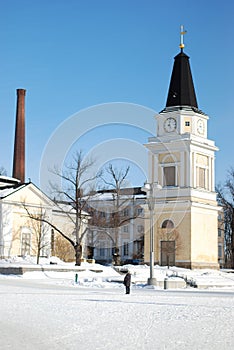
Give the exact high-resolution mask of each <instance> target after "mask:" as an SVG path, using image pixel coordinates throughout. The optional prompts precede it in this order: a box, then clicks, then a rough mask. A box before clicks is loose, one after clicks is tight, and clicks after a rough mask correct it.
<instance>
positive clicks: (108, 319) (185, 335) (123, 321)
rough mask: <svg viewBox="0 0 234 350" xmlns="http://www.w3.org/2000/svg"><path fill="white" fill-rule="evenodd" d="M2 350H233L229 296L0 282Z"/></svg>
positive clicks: (233, 297) (233, 299)
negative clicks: (128, 293) (130, 291)
mask: <svg viewBox="0 0 234 350" xmlns="http://www.w3.org/2000/svg"><path fill="white" fill-rule="evenodd" d="M0 310H1V316H0V329H1V335H0V342H1V349H3V350H5V349H14V350H21V349H24V350H42V349H43V350H44V349H48V350H55V349H56V350H60V349H63V350H73V349H78V350H86V349H88V350H103V349H108V350H112V349H115V350H116V349H117V348H119V349H124V350H125V349H126V350H127V349H129V350H132V349H145V350H147V349H160V350H161V349H170V350H171V349H180V350H183V349H186V350H187V349H195V350H199V349H203V350H209V349H212V350H216V349H217V350H218V349H219V350H220V349H221V350H229V349H233V346H234V335H233V321H234V293H233V292H217V291H216V292H199V291H192V290H188V291H159V290H151V289H134V288H133V290H132V294H130V295H125V294H124V290H123V288H122V286H121V287H120V288H97V289H95V288H87V287H78V286H74V285H73V286H72V285H71V286H67V285H61V284H57V285H56V284H47V283H45V282H42V281H35V280H21V279H14V278H13V279H3V280H1V279H0Z"/></svg>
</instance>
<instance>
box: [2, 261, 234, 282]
mask: <svg viewBox="0 0 234 350" xmlns="http://www.w3.org/2000/svg"><path fill="white" fill-rule="evenodd" d="M0 267H31V268H32V267H34V268H35V271H30V272H25V273H24V274H23V275H20V276H15V275H14V278H23V279H34V280H37V279H38V280H44V282H47V283H56V284H63V285H66V284H67V285H73V286H76V287H78V286H80V287H82V286H83V287H85V286H86V287H99V288H109V287H111V288H113V287H114V288H120V287H121V288H122V287H123V286H122V282H123V277H124V274H125V273H126V271H129V272H130V273H131V275H132V284H133V285H134V286H135V287H138V288H142V287H148V286H147V279H148V277H149V275H150V268H149V266H148V265H124V266H119V267H113V266H103V265H100V264H96V263H87V262H82V263H81V266H75V265H74V263H65V262H63V261H61V260H60V259H58V258H56V257H51V258H50V259H47V258H40V265H36V258H34V257H29V256H28V257H24V258H22V257H12V258H9V259H3V260H0ZM63 270H64V271H63ZM233 272H234V271H227V272H225V270H209V269H202V270H189V269H183V268H178V267H170V268H169V269H168V268H167V267H162V266H155V267H154V277H155V278H156V279H157V282H161V286H162V283H163V281H164V280H165V278H168V279H169V280H179V279H180V280H185V281H186V282H187V284H188V286H191V287H197V288H219V287H222V288H224V287H227V288H233V289H234V273H233ZM12 276H13V275H10V276H9V275H0V278H10V277H11V278H12ZM154 288H159V287H154ZM160 288H162V287H160Z"/></svg>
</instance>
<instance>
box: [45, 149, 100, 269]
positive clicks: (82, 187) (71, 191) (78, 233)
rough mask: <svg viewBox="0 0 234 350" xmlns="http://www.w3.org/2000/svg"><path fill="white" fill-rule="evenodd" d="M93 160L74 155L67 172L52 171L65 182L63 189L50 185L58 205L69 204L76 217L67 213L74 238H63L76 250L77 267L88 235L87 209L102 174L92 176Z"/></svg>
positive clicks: (66, 168) (66, 167)
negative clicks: (84, 239)
mask: <svg viewBox="0 0 234 350" xmlns="http://www.w3.org/2000/svg"><path fill="white" fill-rule="evenodd" d="M94 163H95V162H94V161H93V160H92V159H85V158H84V157H83V155H82V152H81V151H80V152H76V153H74V155H73V157H72V161H71V162H70V163H69V164H67V165H66V166H65V170H63V171H59V170H58V169H57V168H54V170H53V171H52V172H53V173H54V174H55V175H57V176H58V177H59V178H60V179H61V180H62V182H63V185H62V188H60V187H59V186H57V185H55V184H53V183H52V184H50V185H51V189H52V191H53V193H54V195H55V196H56V203H57V205H59V206H60V208H61V210H62V208H63V206H62V205H60V203H63V201H65V203H69V204H70V205H71V207H72V211H73V210H74V215H73V214H72V213H69V212H68V211H65V214H66V215H67V217H68V218H69V219H70V221H71V222H72V224H73V226H74V231H73V236H74V239H73V238H71V236H67V235H65V234H64V233H63V235H62V236H63V237H64V238H65V239H67V240H68V242H70V244H72V246H73V248H74V250H75V259H76V265H80V264H81V257H82V239H83V237H84V235H85V234H86V231H87V227H86V228H85V229H84V230H82V226H83V225H84V222H85V221H86V220H87V212H85V209H86V207H87V203H88V201H89V198H90V193H91V194H92V193H93V192H94V191H93V186H94V182H95V181H96V180H97V179H98V178H99V177H100V175H101V173H100V172H99V173H95V174H91V170H92V167H93V165H94ZM55 230H56V231H57V232H59V231H58V230H57V227H56V228H55Z"/></svg>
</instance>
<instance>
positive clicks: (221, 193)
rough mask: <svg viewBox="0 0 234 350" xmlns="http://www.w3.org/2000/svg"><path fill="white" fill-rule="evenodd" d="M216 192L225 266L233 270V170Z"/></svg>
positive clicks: (232, 169) (233, 169)
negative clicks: (220, 210)
mask: <svg viewBox="0 0 234 350" xmlns="http://www.w3.org/2000/svg"><path fill="white" fill-rule="evenodd" d="M216 192H217V200H218V203H219V205H221V206H222V207H223V213H224V244H225V247H224V252H225V265H226V267H231V268H234V168H231V169H230V170H229V171H228V176H227V180H226V182H225V184H224V185H223V186H221V185H219V186H217V188H216Z"/></svg>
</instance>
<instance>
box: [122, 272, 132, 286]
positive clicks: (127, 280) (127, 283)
mask: <svg viewBox="0 0 234 350" xmlns="http://www.w3.org/2000/svg"><path fill="white" fill-rule="evenodd" d="M123 283H124V285H125V286H126V287H130V285H131V275H130V273H129V272H128V273H127V274H126V276H125V277H124V282H123Z"/></svg>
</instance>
